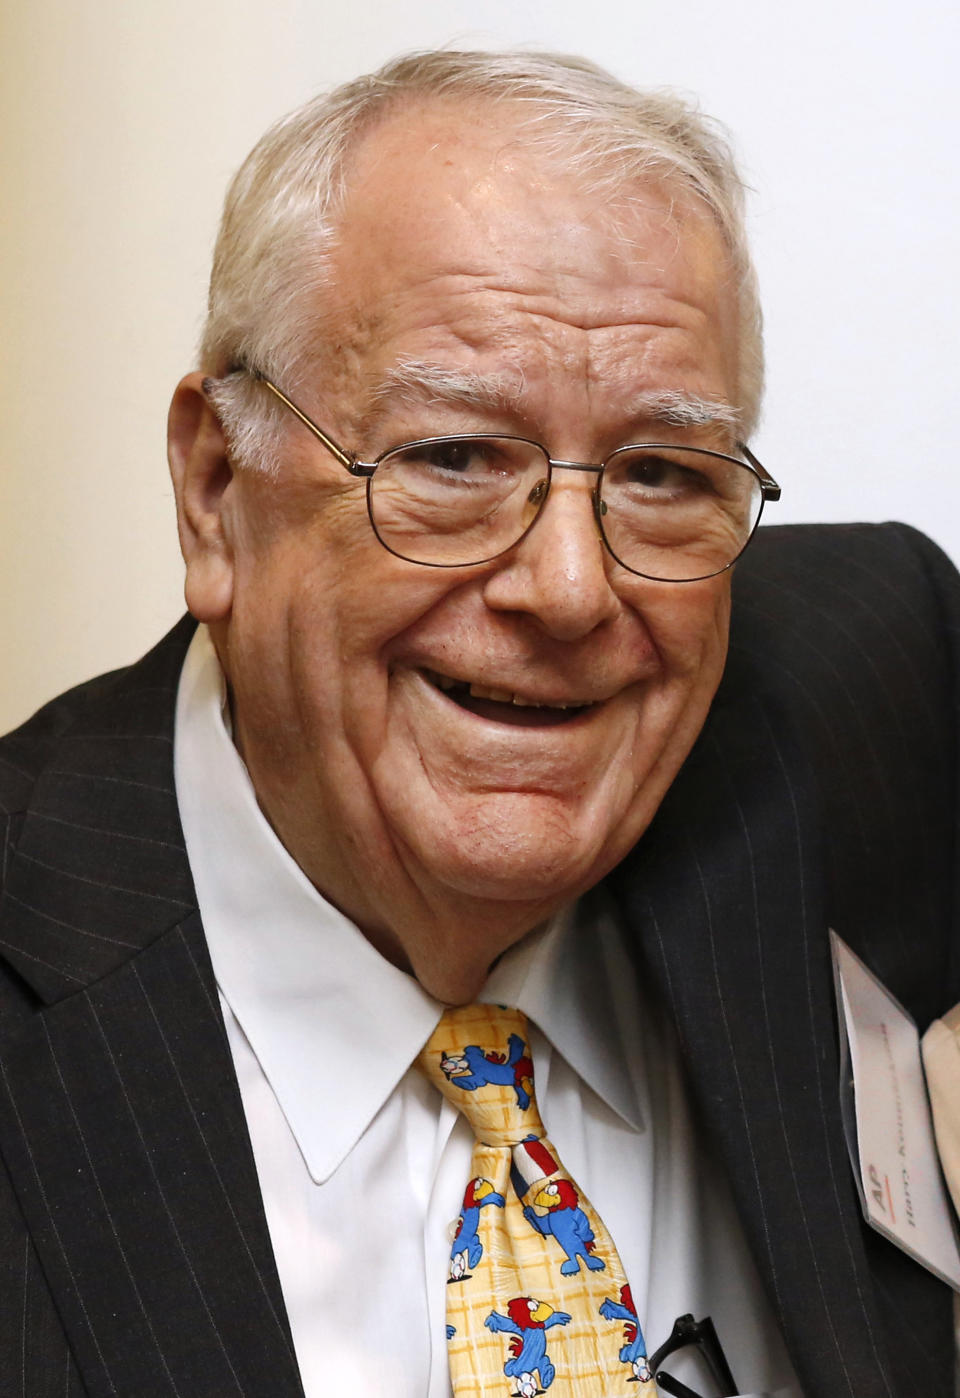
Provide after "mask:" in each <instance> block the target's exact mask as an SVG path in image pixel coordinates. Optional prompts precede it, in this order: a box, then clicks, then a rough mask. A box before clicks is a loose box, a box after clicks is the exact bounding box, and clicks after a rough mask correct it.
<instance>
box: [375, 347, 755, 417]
mask: <svg viewBox="0 0 960 1398" xmlns="http://www.w3.org/2000/svg"><path fill="white" fill-rule="evenodd" d="M523 387H524V381H523V374H522V372H521V371H519V370H513V371H511V372H506V371H503V372H499V373H492V374H481V373H477V372H475V371H473V370H469V369H450V368H448V367H446V366H445V365H443V364H435V363H433V362H432V361H430V360H421V359H400V360H398V361H397V363H396V364H394V365H392V366H391V367H390V368H389V369H387V370H386V372H385V373H384V375H383V377H382V378H381V379H380V381H379V383H377V384H376V386H375V387H374V388H373V389H372V390H371V391H370V394H369V396H368V400H367V402H368V411H367V413H366V414H365V417H366V420H367V424H368V426H369V424H370V423H378V422H379V421H380V420H382V419H383V417H385V416H386V414H387V412H388V411H389V410H390V408H391V407H393V406H395V405H396V404H397V403H402V404H405V405H411V406H427V407H429V406H430V405H431V404H434V403H436V404H443V405H449V404H458V405H461V406H463V407H468V408H480V409H485V410H488V411H493V412H507V413H514V414H517V415H519V414H520V413H521V411H522V409H523V406H524V405H523ZM627 407H628V411H627V414H626V416H627V417H629V418H630V419H631V420H636V421H640V420H646V421H649V422H653V423H662V424H663V426H665V427H709V426H718V427H726V428H729V429H731V430H735V429H736V428H737V427H738V426H739V423H740V413H739V411H738V410H737V409H736V408H735V407H733V406H732V404H730V403H728V402H726V401H725V400H724V399H721V398H707V397H701V396H700V395H698V394H693V393H685V392H683V391H682V390H681V389H659V390H658V389H647V390H644V389H641V390H638V392H637V393H635V394H634V395H633V397H632V398H631V399H630V400H629V403H628V405H627Z"/></svg>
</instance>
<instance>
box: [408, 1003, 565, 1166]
mask: <svg viewBox="0 0 960 1398" xmlns="http://www.w3.org/2000/svg"><path fill="white" fill-rule="evenodd" d="M528 1032H529V1031H528V1029H527V1020H526V1016H525V1015H523V1014H522V1013H521V1012H520V1011H519V1010H512V1009H507V1008H506V1007H505V1006H502V1005H464V1006H460V1007H458V1008H456V1009H450V1010H446V1011H445V1013H444V1015H443V1018H442V1019H441V1020H440V1023H439V1024H438V1025H437V1027H436V1029H435V1030H434V1031H433V1033H432V1034H431V1036H430V1039H429V1040H428V1042H427V1044H426V1046H425V1047H424V1049H423V1050H422V1051H421V1053H420V1056H419V1058H418V1060H417V1062H418V1064H419V1066H420V1068H421V1070H422V1071H423V1072H424V1073H425V1074H426V1076H427V1077H428V1078H429V1080H430V1081H431V1082H432V1083H433V1085H434V1087H436V1088H437V1089H438V1091H440V1092H442V1093H443V1095H444V1097H446V1099H447V1100H448V1101H449V1102H452V1103H453V1105H454V1106H455V1107H456V1108H457V1110H458V1111H459V1112H461V1113H462V1114H463V1115H464V1116H465V1117H466V1119H467V1121H469V1123H470V1125H471V1127H472V1128H473V1132H474V1135H475V1136H476V1138H477V1140H478V1141H480V1142H481V1143H482V1144H483V1145H488V1146H511V1147H512V1146H515V1145H517V1144H518V1143H519V1142H521V1141H528V1140H530V1139H533V1138H539V1137H541V1136H542V1135H543V1134H544V1131H543V1123H542V1122H541V1120H540V1113H539V1112H538V1110H537V1104H536V1100H535V1098H534V1095H533V1059H532V1058H531V1055H530V1045H529V1041H528Z"/></svg>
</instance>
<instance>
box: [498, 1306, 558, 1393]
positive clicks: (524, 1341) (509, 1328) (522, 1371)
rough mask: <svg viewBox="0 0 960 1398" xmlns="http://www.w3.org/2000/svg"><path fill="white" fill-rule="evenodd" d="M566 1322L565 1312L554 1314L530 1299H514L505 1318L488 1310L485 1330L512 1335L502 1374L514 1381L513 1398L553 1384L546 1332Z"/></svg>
mask: <svg viewBox="0 0 960 1398" xmlns="http://www.w3.org/2000/svg"><path fill="white" fill-rule="evenodd" d="M569 1322H570V1316H569V1315H568V1313H567V1312H566V1311H555V1310H554V1309H553V1307H552V1306H548V1305H547V1303H546V1301H537V1300H535V1299H534V1297H532V1296H515V1297H514V1298H513V1300H512V1301H508V1302H507V1314H506V1315H501V1314H500V1312H499V1311H491V1312H490V1314H489V1315H488V1316H487V1318H486V1320H485V1321H484V1322H483V1323H484V1325H485V1326H486V1327H487V1329H488V1330H505V1331H506V1332H507V1333H508V1334H509V1335H512V1336H513V1339H512V1340H511V1341H510V1358H509V1359H508V1360H507V1362H506V1363H505V1364H504V1366H503V1372H504V1373H505V1374H506V1376H507V1378H508V1379H516V1381H517V1390H516V1395H515V1398H533V1395H534V1394H535V1393H538V1392H541V1391H542V1390H543V1389H546V1388H549V1387H550V1385H551V1384H552V1383H553V1379H554V1375H555V1374H556V1372H557V1371H556V1369H555V1368H554V1366H553V1364H552V1363H551V1362H550V1359H549V1356H548V1355H547V1335H546V1332H547V1331H548V1330H551V1329H552V1328H553V1326H555V1325H568V1324H569ZM534 1375H536V1379H535V1378H534Z"/></svg>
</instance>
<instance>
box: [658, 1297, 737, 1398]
mask: <svg viewBox="0 0 960 1398" xmlns="http://www.w3.org/2000/svg"><path fill="white" fill-rule="evenodd" d="M686 1345H696V1346H697V1348H698V1349H699V1351H700V1353H701V1355H702V1356H703V1360H704V1363H705V1364H706V1365H707V1368H708V1369H709V1370H710V1373H711V1376H712V1377H713V1379H714V1381H715V1382H716V1383H717V1384H718V1385H719V1387H720V1389H721V1390H722V1392H723V1393H724V1394H727V1395H735V1394H737V1393H738V1392H739V1389H738V1388H737V1384H736V1380H735V1379H734V1377H733V1374H732V1373H731V1372H730V1365H729V1364H728V1363H727V1359H726V1355H725V1354H724V1352H723V1349H722V1347H721V1345H720V1341H719V1339H718V1338H717V1332H716V1328H715V1327H714V1324H713V1321H712V1320H711V1319H710V1317H709V1316H704V1318H703V1320H694V1318H693V1316H692V1315H682V1316H679V1317H678V1318H677V1319H676V1320H675V1321H674V1324H673V1331H672V1333H671V1334H670V1335H669V1336H668V1338H667V1339H666V1340H664V1342H663V1344H662V1345H661V1346H660V1348H659V1349H658V1350H655V1351H654V1353H653V1354H652V1355H651V1356H650V1361H649V1363H650V1368H651V1369H652V1370H653V1371H654V1373H655V1374H656V1372H657V1370H658V1369H659V1367H660V1365H661V1364H662V1363H663V1361H664V1360H665V1359H667V1358H668V1357H669V1356H670V1355H671V1354H674V1353H676V1351H677V1350H678V1349H683V1348H684V1347H685V1346H686ZM668 1377H669V1375H668ZM673 1382H674V1383H676V1380H673ZM657 1383H660V1376H659V1374H657ZM662 1386H663V1387H664V1388H665V1389H666V1390H667V1392H668V1393H669V1392H670V1389H669V1388H668V1387H667V1385H666V1384H663V1385H662ZM688 1392H689V1390H688ZM677 1398H687V1393H684V1392H683V1390H682V1389H681V1390H680V1391H679V1393H678V1394H677ZM694 1398H696V1394H694Z"/></svg>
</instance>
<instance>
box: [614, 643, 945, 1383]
mask: <svg viewBox="0 0 960 1398" xmlns="http://www.w3.org/2000/svg"><path fill="white" fill-rule="evenodd" d="M758 691H759V685H757V684H752V685H749V684H748V685H745V686H743V687H739V686H738V682H737V672H736V663H735V662H734V663H733V664H732V666H731V669H730V671H728V677H727V679H726V680H725V683H724V687H723V690H722V691H721V694H720V696H719V699H718V703H717V704H716V705H715V708H714V711H713V713H712V714H711V717H710V720H709V722H708V724H707V726H706V729H705V731H704V733H703V735H702V737H701V739H700V741H699V743H698V744H697V746H696V748H695V749H694V752H693V753H692V754H691V757H690V759H689V760H688V762H687V764H686V766H685V768H684V770H683V771H682V772H681V774H680V777H679V778H678V780H677V782H676V783H675V785H674V787H673V788H672V790H671V792H670V793H669V795H668V798H667V800H666V801H665V802H664V805H663V807H662V808H661V811H660V812H659V814H658V816H657V819H656V821H655V822H654V825H653V826H652V827H651V829H650V830H649V831H648V833H647V835H646V836H645V837H644V839H643V840H642V841H641V843H640V845H639V846H638V849H637V850H636V851H635V853H634V855H633V856H632V857H631V859H630V860H629V861H627V863H626V864H625V865H623V866H621V868H620V869H619V870H617V871H616V873H615V875H614V876H613V880H612V882H613V886H614V891H615V894H616V896H617V897H618V899H619V901H620V904H621V909H622V913H623V917H624V920H625V924H626V926H627V927H628V928H629V929H630V930H631V933H632V935H633V937H634V938H635V939H636V944H637V945H638V947H639V948H640V954H641V956H642V958H643V961H644V963H645V972H646V975H647V976H648V977H649V978H650V979H651V980H652V982H653V984H654V985H656V986H657V987H658V989H659V992H660V994H661V996H662V997H663V999H664V1000H665V1001H666V1003H667V1004H668V1005H669V1006H670V1008H671V1010H672V1012H673V1014H674V1016H675V1019H676V1023H677V1026H678V1030H679V1034H680V1040H681V1048H682V1052H683V1055H684V1058H685V1061H686V1064H687V1068H688V1071H689V1075H690V1080H691V1086H692V1091H693V1094H694V1097H695V1100H696V1103H697V1106H698V1108H699V1110H700V1113H701V1114H702V1118H703V1123H704V1127H705V1129H706V1132H707V1139H709V1140H710V1141H712V1142H713V1143H714V1144H715V1146H716V1148H717V1149H718V1150H719V1154H720V1157H721V1159H722V1160H723V1162H724V1164H725V1166H726V1169H727V1172H728V1175H729V1178H730V1180H731V1183H732V1187H733V1192H734V1197H735V1201H736V1203H737V1206H738V1209H739V1212H740V1215H741V1218H742V1220H743V1222H744V1226H745V1228H746V1231H747V1235H748V1239H749V1241H750V1244H751V1249H752V1251H753V1254H754V1257H755V1259H756V1260H757V1263H758V1266H759V1268H760V1272H761V1276H762V1277H763V1279H764V1281H765V1284H766V1286H767V1289H768V1292H769V1294H770V1295H771V1297H772V1299H773V1301H774V1305H775V1308H776V1311H777V1313H778V1316H779V1319H780V1323H781V1325H782V1328H783V1331H784V1335H785V1337H786V1338H787V1342H788V1347H789V1349H790V1353H791V1358H792V1359H793V1362H794V1366H795V1368H796V1370H797V1374H798V1377H799V1378H800V1381H801V1384H802V1386H803V1389H804V1392H807V1393H811V1394H814V1393H816V1394H821V1393H822V1394H830V1395H831V1398H834V1396H836V1398H842V1396H843V1395H851V1398H853V1396H854V1395H856V1398H875V1395H876V1396H877V1398H879V1396H880V1395H889V1398H894V1394H896V1395H897V1398H903V1395H905V1394H906V1393H907V1392H914V1391H915V1392H916V1393H918V1394H919V1393H923V1392H928V1393H929V1392H934V1391H938V1392H939V1391H940V1390H939V1389H937V1388H936V1387H935V1386H934V1387H933V1388H925V1387H924V1386H923V1384H922V1383H920V1382H918V1383H917V1384H916V1386H914V1384H912V1383H911V1384H910V1387H909V1388H907V1387H901V1386H898V1382H897V1380H895V1379H894V1378H893V1375H892V1371H891V1368H890V1366H889V1355H888V1348H887V1338H886V1334H887V1327H886V1326H885V1324H884V1321H883V1319H882V1317H881V1312H880V1309H879V1308H878V1304H877V1299H876V1295H875V1291H874V1280H873V1278H872V1276H871V1271H870V1266H871V1265H872V1264H873V1262H874V1254H875V1253H876V1251H877V1249H878V1248H879V1251H880V1254H881V1266H882V1268H883V1269H885V1270H886V1271H887V1272H888V1279H889V1281H890V1283H891V1284H892V1285H894V1286H896V1288H897V1292H896V1294H898V1296H900V1297H902V1298H905V1299H906V1301H907V1303H908V1304H910V1303H911V1302H910V1298H914V1299H915V1304H916V1308H917V1320H918V1323H921V1322H922V1323H929V1321H930V1318H931V1316H933V1315H935V1316H936V1317H938V1320H939V1322H940V1323H939V1330H938V1335H939V1339H940V1341H941V1342H942V1344H943V1346H948V1345H949V1293H948V1292H947V1291H946V1289H945V1288H944V1287H942V1286H941V1285H940V1284H939V1283H936V1282H935V1281H934V1280H933V1278H930V1277H928V1275H927V1274H926V1273H924V1272H923V1271H922V1269H920V1268H919V1267H918V1266H917V1265H916V1264H915V1263H913V1262H911V1261H910V1260H909V1259H907V1258H906V1257H904V1256H903V1255H902V1254H900V1253H899V1252H898V1251H897V1250H896V1249H894V1248H893V1247H892V1246H891V1245H889V1244H887V1243H885V1242H884V1241H883V1240H881V1239H879V1238H877V1239H874V1238H873V1236H872V1235H871V1236H870V1237H869V1238H865V1236H864V1235H865V1232H866V1230H865V1228H864V1225H863V1224H862V1222H861V1219H860V1211H859V1204H858V1202H857V1198H856V1194H855V1187H854V1183H853V1179H852V1174H851V1169H850V1164H849V1160H848V1156H847V1153H846V1146H845V1142H844V1138H843V1132H842V1124H841V1120H840V1113H839V1066H838V1060H837V1052H836V1047H837V1030H836V1023H835V1019H834V1009H833V986H832V970H831V965H830V957H829V947H828V939H827V935H826V928H827V913H826V910H825V893H824V887H823V876H822V857H821V849H820V839H821V835H820V833H819V832H820V830H821V828H822V827H821V822H820V813H819V811H818V810H817V807H816V800H815V786H814V784H813V781H812V779H811V775H810V773H809V771H808V770H807V768H806V765H805V761H804V759H803V756H802V755H801V753H800V751H799V749H798V747H797V746H796V745H795V743H794V742H793V740H792V737H791V735H790V734H789V732H788V731H787V729H786V725H785V724H784V723H783V722H782V721H781V719H780V718H779V716H778V715H777V714H776V712H775V711H774V710H772V709H771V708H769V707H768V706H766V705H765V704H764V702H763V700H762V699H761V698H760V697H757V695H758ZM838 930H840V931H842V930H843V929H838ZM868 1253H869V1254H871V1259H870V1265H868ZM901 1318H902V1319H903V1318H905V1317H904V1316H902V1317H901ZM946 1352H947V1353H948V1349H947V1351H946ZM735 1369H736V1366H735V1365H734V1370H735ZM948 1372H949V1368H948V1365H947V1364H946V1363H945V1364H944V1366H943V1368H942V1370H941V1371H940V1377H941V1382H942V1375H943V1374H946V1373H948ZM944 1391H947V1390H944Z"/></svg>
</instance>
